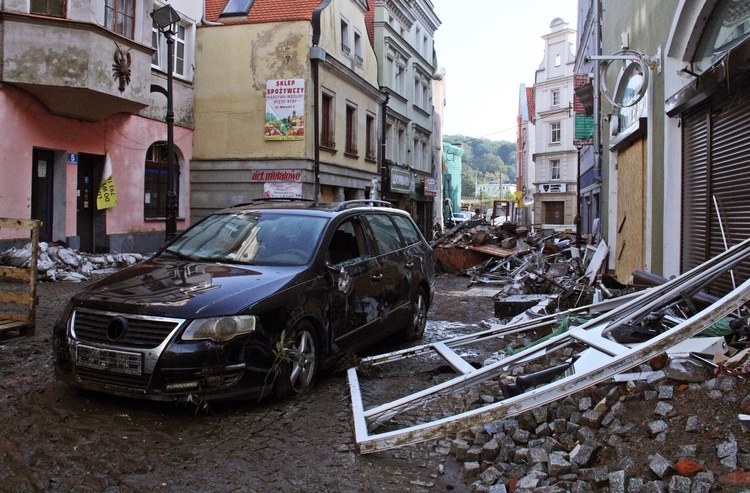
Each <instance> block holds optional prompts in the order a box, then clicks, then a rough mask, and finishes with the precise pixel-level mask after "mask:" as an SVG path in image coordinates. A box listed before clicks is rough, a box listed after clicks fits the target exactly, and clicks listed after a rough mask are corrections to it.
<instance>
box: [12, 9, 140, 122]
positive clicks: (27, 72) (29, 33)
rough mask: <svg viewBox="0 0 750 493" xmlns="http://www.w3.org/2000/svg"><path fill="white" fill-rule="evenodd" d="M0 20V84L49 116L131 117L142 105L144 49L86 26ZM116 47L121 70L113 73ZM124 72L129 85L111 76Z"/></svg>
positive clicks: (30, 18)
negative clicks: (32, 100)
mask: <svg viewBox="0 0 750 493" xmlns="http://www.w3.org/2000/svg"><path fill="white" fill-rule="evenodd" d="M2 16H3V29H2V30H0V46H2V47H3V52H2V53H1V54H0V61H1V62H2V67H3V72H2V75H1V77H0V82H2V83H3V84H9V85H13V86H16V87H19V88H21V89H23V90H24V91H26V92H28V93H29V94H31V95H33V96H34V97H35V98H36V99H38V100H39V101H40V102H41V104H43V105H44V106H45V107H46V108H47V109H48V110H49V111H50V112H51V113H53V114H55V115H59V116H64V117H68V118H75V119H79V120H85V121H92V122H95V121H100V120H102V119H104V118H106V117H108V116H110V115H112V114H115V113H130V114H135V113H137V112H138V111H140V110H142V109H143V108H145V107H146V106H148V104H149V102H150V83H151V53H152V50H151V48H150V47H148V46H144V45H142V44H139V43H137V42H134V41H132V40H129V39H126V38H123V37H122V36H119V35H117V34H115V33H113V32H111V31H109V30H107V29H104V28H103V27H101V26H98V25H95V24H92V23H89V22H78V21H73V20H69V19H58V18H49V17H39V16H32V15H26V14H16V13H11V12H3V13H2ZM118 45H119V47H120V48H121V49H122V55H124V56H123V57H122V58H123V63H122V64H121V66H122V70H120V71H119V72H115V71H114V69H113V65H114V64H115V53H116V50H117V48H118ZM128 58H129V60H128ZM126 72H129V81H127V80H125V78H123V77H120V76H118V75H117V74H118V73H126ZM121 87H122V90H120V88H121Z"/></svg>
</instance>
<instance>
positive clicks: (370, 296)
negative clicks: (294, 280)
mask: <svg viewBox="0 0 750 493" xmlns="http://www.w3.org/2000/svg"><path fill="white" fill-rule="evenodd" d="M328 261H329V269H330V273H331V278H332V283H333V285H332V286H331V294H330V301H329V308H330V322H331V330H332V333H333V343H334V345H335V346H336V347H337V349H338V350H340V351H350V350H355V349H357V348H363V347H365V346H367V345H368V344H369V343H370V342H371V341H372V340H374V339H376V338H377V337H376V336H377V330H376V327H377V326H378V325H379V322H380V319H381V316H382V313H381V307H382V302H381V298H382V289H383V288H382V286H383V274H382V272H381V268H380V263H379V261H378V259H376V258H373V256H372V255H371V254H370V247H369V245H368V243H367V239H366V237H365V233H364V229H363V227H362V223H361V222H360V221H359V219H352V220H348V221H345V222H343V223H341V224H340V225H339V226H338V227H337V228H336V230H335V232H334V233H333V235H332V237H331V240H330V243H329V247H328Z"/></svg>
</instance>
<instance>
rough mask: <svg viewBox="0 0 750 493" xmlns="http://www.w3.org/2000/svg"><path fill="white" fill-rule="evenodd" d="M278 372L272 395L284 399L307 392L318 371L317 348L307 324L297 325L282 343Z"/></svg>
mask: <svg viewBox="0 0 750 493" xmlns="http://www.w3.org/2000/svg"><path fill="white" fill-rule="evenodd" d="M280 359H281V362H280V365H279V368H280V371H279V375H278V377H277V378H276V381H275V383H274V395H275V396H276V397H277V398H286V397H291V396H294V395H300V394H304V393H306V392H308V391H309V390H310V389H311V388H312V387H313V385H314V383H315V374H316V373H317V371H318V348H317V344H316V342H315V332H314V329H313V327H312V325H310V323H309V322H301V323H299V324H298V325H297V326H296V327H295V328H294V329H293V330H292V332H291V333H290V334H289V335H287V337H286V341H284V352H283V355H281V357H280Z"/></svg>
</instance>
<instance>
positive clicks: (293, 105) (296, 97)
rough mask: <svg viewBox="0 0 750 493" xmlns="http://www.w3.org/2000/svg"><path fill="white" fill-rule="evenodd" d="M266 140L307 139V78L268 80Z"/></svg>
mask: <svg viewBox="0 0 750 493" xmlns="http://www.w3.org/2000/svg"><path fill="white" fill-rule="evenodd" d="M263 134H264V137H265V140H304V139H305V79H273V80H269V81H268V82H266V123H265V127H264V132H263Z"/></svg>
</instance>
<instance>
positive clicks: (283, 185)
mask: <svg viewBox="0 0 750 493" xmlns="http://www.w3.org/2000/svg"><path fill="white" fill-rule="evenodd" d="M263 198H266V199H301V198H302V183H289V182H266V183H264V184H263Z"/></svg>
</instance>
